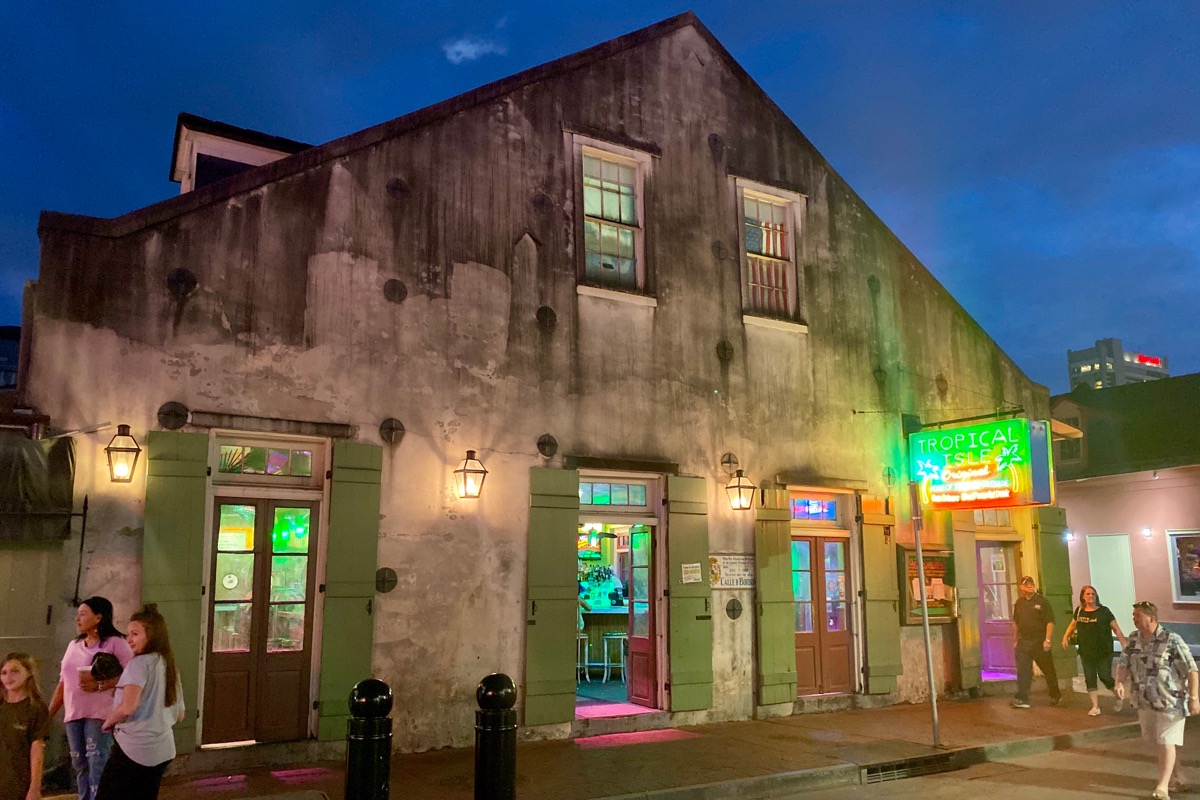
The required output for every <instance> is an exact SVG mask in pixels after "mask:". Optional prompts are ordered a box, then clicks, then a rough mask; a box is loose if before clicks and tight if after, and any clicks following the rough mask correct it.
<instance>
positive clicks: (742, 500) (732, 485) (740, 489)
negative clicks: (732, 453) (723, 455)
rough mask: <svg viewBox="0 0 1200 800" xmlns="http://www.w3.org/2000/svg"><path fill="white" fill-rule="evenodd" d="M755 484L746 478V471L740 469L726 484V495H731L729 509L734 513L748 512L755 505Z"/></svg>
mask: <svg viewBox="0 0 1200 800" xmlns="http://www.w3.org/2000/svg"><path fill="white" fill-rule="evenodd" d="M754 489H755V487H754V482H753V481H751V480H750V479H749V478H747V477H746V471H745V470H741V469H739V470H738V471H737V472H735V473H734V474H733V477H732V478H730V479H729V483H727V484H725V493H726V494H727V495H729V507H730V508H732V509H733V510H734V511H746V510H748V509H749V508H750V507H751V506H752V505H754Z"/></svg>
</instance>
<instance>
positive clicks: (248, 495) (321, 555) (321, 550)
mask: <svg viewBox="0 0 1200 800" xmlns="http://www.w3.org/2000/svg"><path fill="white" fill-rule="evenodd" d="M210 433H211V436H210V439H209V463H210V464H214V463H216V458H217V455H216V454H217V453H218V452H219V450H218V448H217V444H216V443H217V436H218V435H221V436H230V435H234V436H236V435H238V434H239V433H242V434H244V433H245V432H239V431H224V430H222V431H217V430H213V431H211V432H210ZM280 441H281V442H284V441H287V442H301V443H306V444H312V445H313V446H314V447H316V446H323V447H325V448H326V450H327V451H332V446H331V444H330V442H329V440H327V439H322V440H319V442H323V444H322V445H319V443H318V442H317V441H314V440H311V439H300V438H291V439H283V438H281V439H280ZM326 458H327V460H326V462H325V463H327V464H328V463H332V460H331V459H332V454H331V452H329V453H327V456H326ZM329 489H330V484H329V481H328V480H325V481H323V483H322V488H321V489H298V488H294V487H271V486H262V485H255V484H216V485H214V484H213V482H212V478H211V477H210V478H209V480H208V487H207V491H206V493H205V507H204V530H205V535H204V563H205V565H206V568H205V570H204V585H203V587H202V598H203V599H204V600H205V602H202V603H200V630H201V631H203V634H202V639H201V642H200V652H199V654H198V656H197V660H198V661H199V662H200V663H199V671H198V673H197V674H198V676H199V677H198V680H197V681H196V683H197V686H196V692H197V694H196V709H197V715H196V741H197V743H198V742H200V741H203V739H204V704H205V697H204V688H205V684H206V683H207V681H208V649H209V647H210V642H209V638H208V625H209V597H210V592H212V590H213V587H212V585H211V583H210V582H209V581H210V579H211V575H212V570H211V567H210V566H209V565H214V564H215V557H216V547H215V545H216V536H215V531H216V528H215V527H214V526H215V524H216V517H215V512H216V508H217V506H216V501H217V498H218V497H222V498H230V499H233V500H238V499H244V500H282V501H285V502H286V501H289V500H296V501H311V502H315V503H317V504H318V505H317V510H318V519H319V523H318V524H319V528H318V530H320V531H326V532H328V531H329ZM328 541H329V537H328V536H320V537H319V541H318V542H317V554H316V557H317V560H316V565H315V567H316V571H315V572H314V574H313V583H314V585H315V586H318V587H319V586H321V584H323V583H324V582H325V568H326V563H327V561H328V552H329V551H328V547H327V543H328ZM324 620H325V595H324V594H323V593H322V592H320V591H317V592H316V593H315V594H314V596H313V627H312V647H313V649H312V660H311V662H310V665H309V681H308V683H309V688H308V691H309V699H310V701H312V700H316V699H317V698H318V697H319V695H320V680H321V649H322V645H323V638H324ZM310 704H311V703H310ZM317 714H318V712H317V710H316V709H312V710H310V711H309V715H308V726H307V727H308V731H307V734H306V736H307V737H308V738H312V737H313V736H314V735H315V733H316V730H317Z"/></svg>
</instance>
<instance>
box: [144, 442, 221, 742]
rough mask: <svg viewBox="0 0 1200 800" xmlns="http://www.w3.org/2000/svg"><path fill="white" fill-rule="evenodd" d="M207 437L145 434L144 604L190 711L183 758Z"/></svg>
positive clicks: (196, 622)
mask: <svg viewBox="0 0 1200 800" xmlns="http://www.w3.org/2000/svg"><path fill="white" fill-rule="evenodd" d="M207 490H208V436H206V435H205V434H202V433H176V432H173V431H150V433H149V434H148V435H147V436H146V525H145V533H144V535H143V537H142V602H144V603H157V604H158V610H159V611H160V612H161V613H162V615H163V618H164V619H166V621H167V629H168V630H169V631H170V632H171V648H172V650H174V651H175V652H176V653H178V654H179V656H180V657H179V658H178V659H177V661H176V663H177V666H178V668H179V673H180V678H181V679H182V680H183V701H184V703H186V705H187V709H188V713H187V715H186V716H185V717H184V719H183V722H180V723H179V724H178V725H176V726H175V746H176V748H177V749H178V750H179V752H181V753H187V752H190V751H192V750H194V749H196V698H197V697H198V696H199V694H198V692H199V682H200V660H199V658H197V657H196V654H198V653H200V652H201V644H200V642H201V627H200V626H201V611H202V609H201V601H202V597H201V596H200V591H201V587H202V586H203V585H204V573H205V564H204V534H205V531H204V516H205V514H204V511H205V508H204V505H205V496H206V492H207Z"/></svg>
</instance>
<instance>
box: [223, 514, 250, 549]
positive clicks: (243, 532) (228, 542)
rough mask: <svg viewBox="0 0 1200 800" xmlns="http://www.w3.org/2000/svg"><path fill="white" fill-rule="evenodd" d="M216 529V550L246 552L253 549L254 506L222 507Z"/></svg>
mask: <svg viewBox="0 0 1200 800" xmlns="http://www.w3.org/2000/svg"><path fill="white" fill-rule="evenodd" d="M220 513H221V526H220V528H218V529H217V550H222V551H242V552H247V551H250V550H253V549H254V519H255V508H254V506H243V505H222V506H221V511H220Z"/></svg>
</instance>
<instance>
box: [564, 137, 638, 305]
mask: <svg viewBox="0 0 1200 800" xmlns="http://www.w3.org/2000/svg"><path fill="white" fill-rule="evenodd" d="M571 141H572V151H573V157H574V164H575V170H576V175H577V176H578V177H577V179H576V184H575V190H576V198H577V202H576V208H577V209H579V210H580V211H581V212H582V213H580V214H578V215H577V217H578V224H577V227H576V233H577V235H578V237H579V242H580V243H581V244H582V246H581V247H579V248H578V250H579V252H580V254H581V261H582V263H581V264H580V283H583V284H587V285H589V286H598V287H601V288H605V289H616V290H619V291H625V292H645V291H646V290H647V281H646V263H645V252H646V246H645V236H646V228H645V218H646V217H645V202H644V194H645V184H646V175H647V173H648V172H649V169H650V159H651V157H650V155H649V154H648V153H644V152H641V151H639V150H634V149H632V148H629V147H622V146H620V145H614V144H610V143H607V142H603V141H600V140H597V139H592V138H590V137H587V136H582V135H580V134H573V135H572V136H571Z"/></svg>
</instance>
